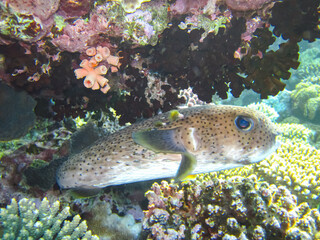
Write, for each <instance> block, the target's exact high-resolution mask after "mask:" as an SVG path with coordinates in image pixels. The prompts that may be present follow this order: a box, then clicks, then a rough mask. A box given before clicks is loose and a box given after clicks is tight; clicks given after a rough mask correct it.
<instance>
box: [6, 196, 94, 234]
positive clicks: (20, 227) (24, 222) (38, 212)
mask: <svg viewBox="0 0 320 240" xmlns="http://www.w3.org/2000/svg"><path fill="white" fill-rule="evenodd" d="M37 204H38V208H37V207H36V202H35V201H32V200H29V199H27V198H23V199H21V200H20V201H19V202H17V201H16V200H15V199H12V202H11V204H10V205H8V206H7V207H6V208H1V211H0V219H1V228H3V235H2V239H8V240H11V239H12V240H13V239H46V240H47V239H48V240H49V239H93V240H94V239H99V238H98V237H97V236H96V235H92V234H91V231H87V223H86V221H81V218H80V216H79V215H76V216H74V217H73V218H72V221H69V220H67V218H68V217H70V216H71V214H70V208H69V207H65V208H64V209H62V210H60V202H59V201H56V202H54V203H52V204H50V203H49V201H48V200H47V199H46V198H44V199H43V200H42V201H41V203H38V202H37Z"/></svg>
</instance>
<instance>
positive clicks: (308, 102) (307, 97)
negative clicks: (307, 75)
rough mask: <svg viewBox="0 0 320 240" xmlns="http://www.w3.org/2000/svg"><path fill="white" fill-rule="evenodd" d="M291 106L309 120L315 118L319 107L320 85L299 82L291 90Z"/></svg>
mask: <svg viewBox="0 0 320 240" xmlns="http://www.w3.org/2000/svg"><path fill="white" fill-rule="evenodd" d="M291 98H292V103H293V105H292V107H293V110H294V111H296V112H297V113H298V114H300V113H301V112H302V113H303V116H304V117H306V118H307V119H309V120H313V119H315V118H316V116H317V114H319V109H320V85H317V84H311V83H305V82H301V83H299V84H297V86H296V88H295V90H293V91H292V94H291Z"/></svg>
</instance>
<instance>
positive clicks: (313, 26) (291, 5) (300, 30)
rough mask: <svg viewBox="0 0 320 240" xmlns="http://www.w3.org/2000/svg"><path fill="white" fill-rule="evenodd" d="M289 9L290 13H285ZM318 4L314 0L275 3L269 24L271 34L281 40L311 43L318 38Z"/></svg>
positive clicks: (319, 33) (319, 30) (319, 35)
mask: <svg viewBox="0 0 320 240" xmlns="http://www.w3.org/2000/svg"><path fill="white" fill-rule="evenodd" d="M288 9H290V11H287V10H288ZM318 9H319V2H317V1H314V0H307V1H301V0H293V1H291V0H285V1H281V2H277V3H275V5H274V7H273V8H272V17H271V19H270V23H271V25H272V26H274V29H273V33H274V34H275V35H276V36H278V37H279V36H281V37H282V38H283V39H290V40H291V41H293V42H300V41H301V40H302V39H304V40H308V41H309V42H313V41H314V40H315V39H316V38H319V37H320V29H319V28H318V24H319V15H320V13H319V11H318Z"/></svg>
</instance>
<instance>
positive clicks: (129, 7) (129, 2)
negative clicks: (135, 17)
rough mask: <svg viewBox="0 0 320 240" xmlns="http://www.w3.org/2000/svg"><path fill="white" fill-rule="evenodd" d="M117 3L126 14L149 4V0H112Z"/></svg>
mask: <svg viewBox="0 0 320 240" xmlns="http://www.w3.org/2000/svg"><path fill="white" fill-rule="evenodd" d="M112 1H114V2H118V3H120V4H121V6H122V7H123V9H124V11H125V12H127V13H133V12H135V11H136V10H137V9H139V8H140V7H141V5H142V3H144V2H150V0H112Z"/></svg>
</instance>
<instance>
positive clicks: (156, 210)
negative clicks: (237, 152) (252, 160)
mask: <svg viewBox="0 0 320 240" xmlns="http://www.w3.org/2000/svg"><path fill="white" fill-rule="evenodd" d="M146 197H147V198H148V200H149V206H148V210H147V211H145V218H144V220H143V227H144V229H145V231H146V232H147V234H148V237H147V238H148V239H310V240H311V239H314V237H315V236H316V235H317V234H318V231H319V216H320V213H319V212H318V210H317V209H310V207H309V206H308V204H307V203H301V204H297V198H296V197H295V196H294V195H292V194H291V193H290V191H289V190H288V189H287V188H286V187H283V186H278V187H277V186H275V185H272V184H268V183H266V182H260V181H257V179H256V177H255V176H250V177H247V178H243V177H239V176H238V177H237V176H236V177H228V180H225V179H224V178H215V177H213V176H212V175H210V174H204V175H199V176H197V179H196V180H195V181H186V182H183V183H182V184H181V186H178V185H177V184H173V183H170V184H169V183H167V182H166V181H162V182H161V185H159V184H158V183H154V184H153V186H152V187H151V190H150V191H148V192H147V193H146Z"/></svg>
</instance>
